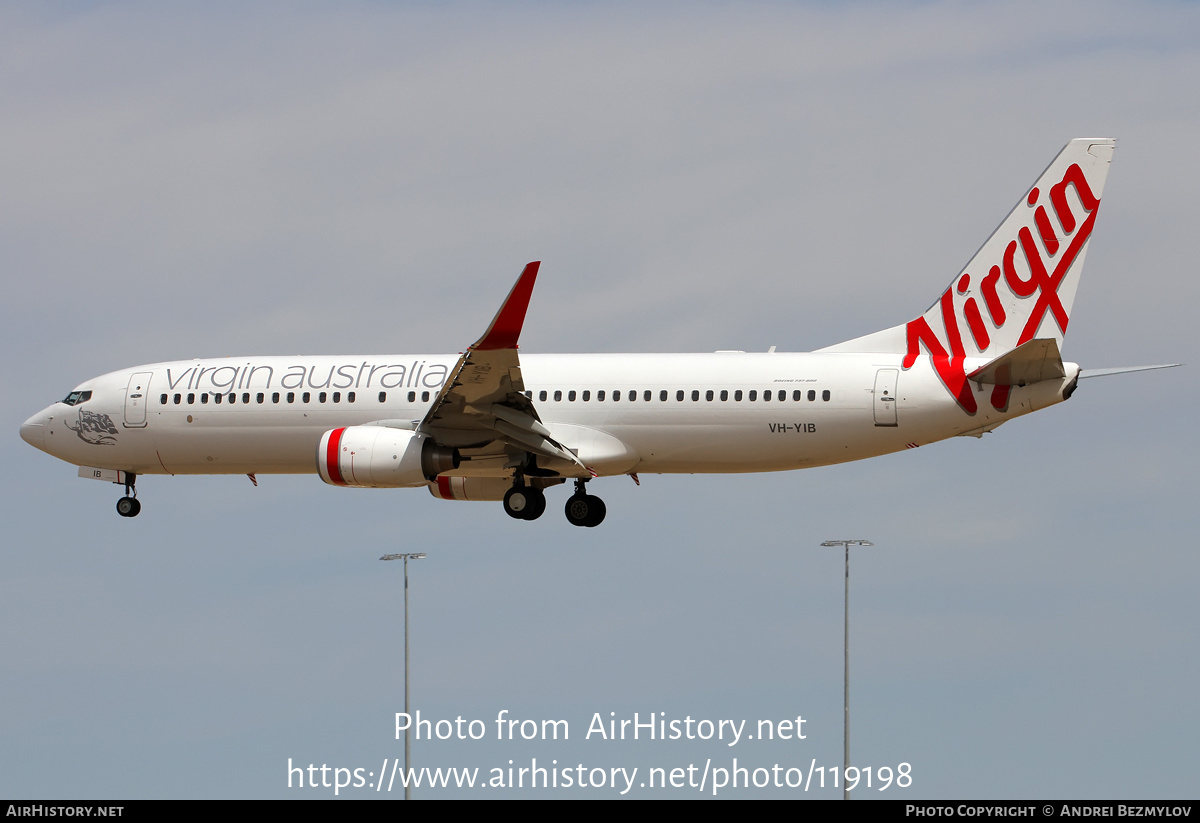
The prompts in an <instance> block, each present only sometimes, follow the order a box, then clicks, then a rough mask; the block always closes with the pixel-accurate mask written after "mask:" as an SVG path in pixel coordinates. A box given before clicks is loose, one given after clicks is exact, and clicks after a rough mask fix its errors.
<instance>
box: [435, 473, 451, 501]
mask: <svg viewBox="0 0 1200 823" xmlns="http://www.w3.org/2000/svg"><path fill="white" fill-rule="evenodd" d="M437 487H438V494H440V495H441V496H442V499H443V500H453V499H454V491H453V489H451V488H450V478H449V477H442V476H441V475H438V479H437Z"/></svg>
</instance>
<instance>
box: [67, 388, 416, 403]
mask: <svg viewBox="0 0 1200 823" xmlns="http://www.w3.org/2000/svg"><path fill="white" fill-rule="evenodd" d="M89 393H90V392H89ZM198 396H199V399H200V404H201V405H205V404H207V403H208V402H209V401H210V400H211V401H212V402H213V403H214V404H216V405H218V406H219V405H221V404H222V403H228V404H229V405H234V404H236V403H237V402H238V398H239V395H238V393H237V392H230V393H229V394H211V393H209V392H201V393H200V395H198ZM297 397H299V398H300V402H301V403H311V402H312V401H313V393H312V392H307V391H306V392H300V393H299V394H297V393H296V392H294V391H290V392H286V393H281V392H271V402H272V403H295V402H296V398H297ZM185 398H186V401H185ZM196 398H197V395H196V393H195V392H188V394H186V395H183V394H173V395H166V394H160V395H159V396H158V402H159V403H161V404H162V405H164V406H165V405H167V404H168V403H174V404H175V405H176V406H178V405H179V404H181V403H184V402H187V403H188V404H189V405H192V404H194V403H195V402H196ZM240 398H241V403H242V405H244V406H248V405H250V404H251V403H266V402H267V395H266V393H265V392H258V393H256V394H251V393H250V392H242V394H241V395H240ZM316 398H317V402H318V403H327V402H330V401H332V402H334V403H341V402H342V393H341V392H340V391H335V392H317V395H316ZM355 399H356V398H355V393H354V392H346V394H345V400H346V402H347V403H353V402H355ZM379 402H380V403H386V402H387V392H385V391H381V392H380V393H379ZM408 402H409V403H416V402H417V393H416V392H415V391H410V392H409V393H408ZM421 402H423V403H428V402H429V392H427V391H423V392H421Z"/></svg>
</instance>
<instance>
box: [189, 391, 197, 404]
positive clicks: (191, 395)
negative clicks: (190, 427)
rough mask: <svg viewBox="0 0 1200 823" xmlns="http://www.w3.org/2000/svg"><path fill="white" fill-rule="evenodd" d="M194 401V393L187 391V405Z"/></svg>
mask: <svg viewBox="0 0 1200 823" xmlns="http://www.w3.org/2000/svg"><path fill="white" fill-rule="evenodd" d="M195 402H196V395H195V394H192V393H191V392H189V393H188V405H191V404H192V403H195Z"/></svg>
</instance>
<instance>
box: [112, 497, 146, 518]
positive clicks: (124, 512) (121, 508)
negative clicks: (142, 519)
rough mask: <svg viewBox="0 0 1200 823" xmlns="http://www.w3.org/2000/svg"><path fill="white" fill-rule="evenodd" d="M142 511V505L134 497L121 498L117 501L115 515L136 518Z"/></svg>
mask: <svg viewBox="0 0 1200 823" xmlns="http://www.w3.org/2000/svg"><path fill="white" fill-rule="evenodd" d="M141 510H142V504H141V503H139V502H138V499H137V498H136V497H122V498H121V499H120V500H118V501H117V514H119V515H121V516H122V517H137V516H138V512H140V511H141Z"/></svg>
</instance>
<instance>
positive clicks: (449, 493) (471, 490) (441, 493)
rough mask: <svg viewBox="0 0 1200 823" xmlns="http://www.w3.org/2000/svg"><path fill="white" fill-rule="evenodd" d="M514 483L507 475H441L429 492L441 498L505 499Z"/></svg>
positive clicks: (432, 484) (430, 486)
mask: <svg viewBox="0 0 1200 823" xmlns="http://www.w3.org/2000/svg"><path fill="white" fill-rule="evenodd" d="M512 485H513V482H512V480H511V479H509V478H507V477H439V478H438V479H437V481H436V482H434V483H431V484H430V485H429V493H430V494H432V495H433V496H434V497H436V498H438V499H439V500H503V499H504V494H505V492H507V491H508V490H509V489H511V488H512Z"/></svg>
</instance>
